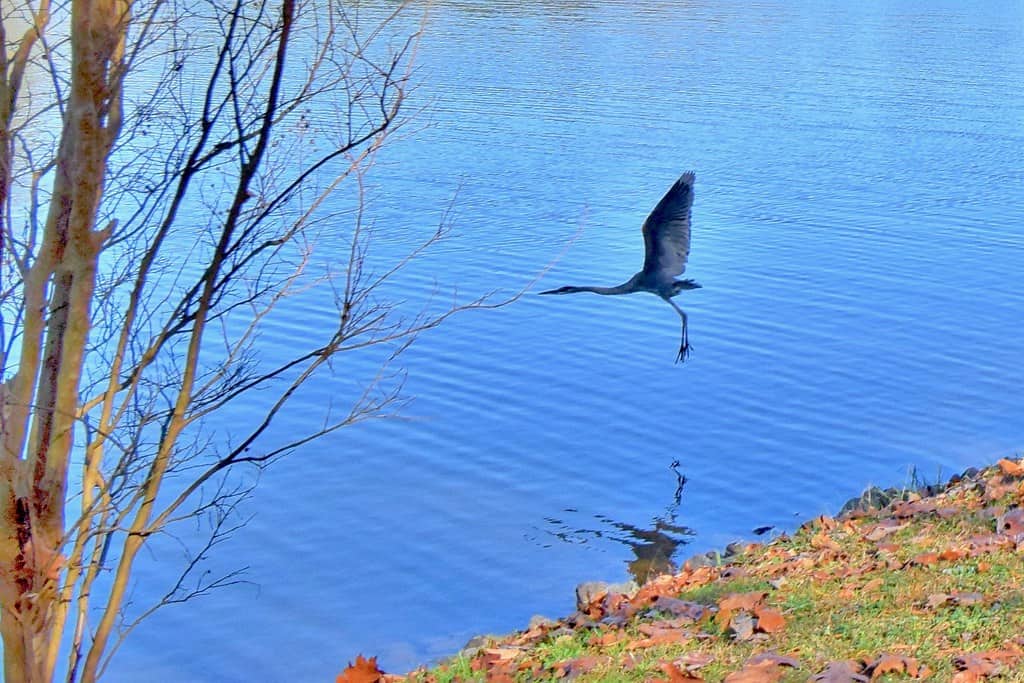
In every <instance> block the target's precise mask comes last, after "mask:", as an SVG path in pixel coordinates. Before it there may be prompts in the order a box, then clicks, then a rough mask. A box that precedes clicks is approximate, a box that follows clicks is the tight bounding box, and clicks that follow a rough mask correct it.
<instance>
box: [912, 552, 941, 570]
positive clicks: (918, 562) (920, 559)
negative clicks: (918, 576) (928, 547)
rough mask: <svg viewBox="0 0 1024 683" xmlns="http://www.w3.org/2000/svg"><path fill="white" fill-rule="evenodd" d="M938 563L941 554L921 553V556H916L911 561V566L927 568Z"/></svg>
mask: <svg viewBox="0 0 1024 683" xmlns="http://www.w3.org/2000/svg"><path fill="white" fill-rule="evenodd" d="M938 561H939V554H938V553H921V554H920V555H915V556H914V557H913V558H912V559H911V560H910V564H911V565H912V566H919V567H927V566H929V565H933V564H935V563H936V562H938Z"/></svg>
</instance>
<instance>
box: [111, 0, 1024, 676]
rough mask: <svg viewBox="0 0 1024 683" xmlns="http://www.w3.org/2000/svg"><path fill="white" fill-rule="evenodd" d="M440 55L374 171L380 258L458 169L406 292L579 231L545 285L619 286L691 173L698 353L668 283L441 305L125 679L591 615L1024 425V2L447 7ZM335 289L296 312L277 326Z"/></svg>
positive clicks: (276, 488)
mask: <svg viewBox="0 0 1024 683" xmlns="http://www.w3.org/2000/svg"><path fill="white" fill-rule="evenodd" d="M418 63H419V65H420V69H419V72H418V76H417V77H418V79H419V82H420V87H419V89H418V90H417V91H416V92H415V94H414V97H413V101H412V102H411V104H412V105H413V106H416V107H421V106H422V107H425V108H426V110H425V112H424V113H423V114H421V115H420V117H419V118H418V121H419V122H420V123H421V124H423V126H422V129H421V130H419V131H418V132H416V133H415V135H412V136H409V137H406V138H404V139H402V140H400V141H397V142H395V143H394V144H393V145H392V146H391V147H390V148H389V149H387V150H386V151H385V152H384V153H383V154H382V156H381V158H380V163H379V165H378V166H377V168H376V169H375V171H374V172H373V175H372V177H371V183H372V188H371V199H372V204H371V207H370V210H371V215H372V218H373V220H374V221H375V222H376V224H377V225H378V226H379V228H380V232H379V235H378V239H377V240H376V241H375V242H374V245H373V248H374V249H375V250H376V251H375V252H374V253H375V254H376V255H379V256H380V257H383V258H385V259H386V258H387V257H388V256H389V255H391V254H392V253H399V250H400V249H401V248H402V247H403V244H402V238H404V237H405V236H407V235H417V234H421V233H424V232H425V231H426V232H429V231H430V230H431V229H432V228H433V227H434V226H435V225H436V224H437V222H438V221H439V220H440V218H441V216H442V214H443V212H444V210H445V208H446V207H447V206H448V205H449V204H450V203H451V201H452V197H453V196H455V195H456V193H457V197H456V199H455V202H454V210H453V215H452V218H453V221H454V225H455V230H456V233H457V234H456V235H455V236H454V237H452V238H451V239H449V240H448V241H446V242H444V243H442V244H440V245H438V246H437V248H435V249H434V250H433V251H432V252H431V253H430V254H429V255H428V256H427V257H426V258H424V259H423V260H422V261H420V262H418V263H417V264H416V265H415V266H414V267H413V268H412V269H411V270H410V271H409V272H408V274H407V275H406V276H405V277H404V279H403V280H401V281H400V282H398V283H396V290H395V293H396V294H400V295H402V296H404V297H407V298H409V299H410V300H411V301H412V302H414V303H415V302H417V301H423V300H426V299H427V298H428V297H429V295H430V293H431V292H433V291H434V290H435V289H436V290H437V291H438V292H440V295H439V296H441V297H442V298H444V297H447V296H448V295H449V294H450V292H451V291H452V289H453V288H455V287H457V288H458V292H459V293H460V295H461V296H463V297H471V296H474V295H477V294H480V293H484V292H487V291H490V290H493V289H497V290H499V291H500V292H502V293H504V294H506V295H507V294H510V293H512V292H514V291H516V290H517V289H519V288H520V287H522V286H524V285H525V284H527V283H528V282H529V281H530V280H531V279H532V278H534V277H535V276H536V275H537V274H538V273H540V272H541V271H542V269H543V268H544V267H545V266H546V264H548V263H550V262H551V261H552V260H553V259H554V258H556V257H557V256H558V255H559V254H562V253H563V251H564V250H565V247H566V245H567V244H569V242H570V241H571V240H572V238H573V236H574V235H575V234H576V233H577V231H578V230H579V229H581V228H582V233H580V235H579V237H578V238H577V239H576V240H575V241H574V242H572V244H571V246H570V247H569V248H568V250H567V251H564V255H563V256H562V258H561V259H560V260H559V261H558V262H557V264H556V265H555V266H554V267H553V268H552V269H551V271H550V272H549V273H547V274H546V275H545V276H544V278H543V280H542V282H541V283H540V287H537V288H535V290H536V289H541V288H544V289H546V288H552V287H556V286H559V285H562V284H602V285H613V284H618V283H620V282H623V281H624V280H626V279H627V278H628V277H629V276H630V275H632V274H633V273H634V272H635V271H636V270H637V269H638V268H639V266H640V263H641V261H642V255H643V247H642V242H641V237H640V225H641V223H642V221H643V219H644V218H645V217H646V215H647V213H648V212H649V211H650V209H651V208H652V207H653V205H654V204H655V202H656V201H657V200H658V199H659V198H660V197H661V195H662V194H663V193H664V192H665V190H666V189H667V188H668V187H669V186H670V185H671V183H672V182H673V181H674V180H675V179H676V178H677V177H678V176H679V175H680V174H681V173H682V172H683V171H685V170H688V169H691V168H692V169H694V170H696V171H697V187H696V201H695V206H694V229H693V247H692V252H691V257H690V263H689V267H688V269H687V277H693V278H695V279H696V280H698V281H699V282H701V283H702V284H703V286H704V288H703V289H700V290H696V291H692V292H684V293H683V294H682V295H681V296H680V297H679V299H677V301H679V303H680V304H681V305H682V306H683V307H684V308H685V309H686V310H687V311H688V313H689V316H690V340H691V342H692V344H693V346H694V351H693V356H692V358H691V359H690V360H689V361H688V362H687V363H685V364H683V365H674V364H673V359H674V358H675V354H676V351H677V348H678V341H679V338H678V335H679V324H678V318H677V316H676V314H675V313H674V312H673V311H672V310H671V309H670V308H669V307H668V306H666V305H665V304H664V303H662V302H660V301H658V300H657V299H656V298H654V297H651V296H649V295H644V294H638V295H635V296H630V297H614V298H606V297H597V296H591V295H582V294H581V295H578V296H571V297H557V298H556V297H538V296H536V295H534V294H527V295H526V296H524V297H522V298H521V299H520V300H519V301H517V302H515V303H514V304H512V305H510V306H508V307H506V308H503V309H500V310H497V311H485V312H470V313H468V314H466V315H462V316H459V317H457V318H454V319H452V320H451V321H450V324H446V325H445V326H444V327H442V328H440V329H438V330H435V331H433V332H430V333H427V334H424V335H423V336H422V337H421V339H420V340H419V341H418V342H417V343H416V344H415V345H414V346H413V347H412V348H411V349H410V350H409V351H408V352H407V353H406V354H405V355H404V357H403V358H404V363H405V366H406V368H407V369H408V373H409V375H408V381H407V383H406V392H407V394H408V395H410V396H413V397H415V402H414V403H413V404H412V405H411V406H409V407H408V408H407V409H406V411H405V415H406V416H407V417H408V418H411V419H408V420H402V421H378V422H372V423H365V424H362V425H358V426H356V427H353V428H350V429H346V430H342V431H341V432H339V433H337V434H334V435H332V436H330V437H327V438H325V439H323V440H321V441H319V442H317V443H315V444H314V445H312V446H309V447H308V448H306V449H305V450H304V451H302V452H300V453H298V454H296V455H295V456H293V457H291V459H289V460H286V461H284V462H282V463H280V464H279V465H278V466H277V467H276V469H272V470H270V471H269V472H267V473H266V474H265V475H263V478H262V481H261V485H260V488H259V490H258V492H257V493H256V495H255V497H254V498H253V499H252V500H251V501H250V502H249V503H248V504H247V506H246V509H245V511H244V512H246V513H247V514H252V515H253V519H252V521H251V522H250V523H249V525H248V526H247V527H246V528H245V529H243V530H242V531H240V532H238V533H237V534H236V535H235V537H234V538H233V539H232V540H231V541H230V542H228V543H226V544H225V545H223V546H221V547H220V548H219V549H218V551H217V553H216V554H215V555H214V557H213V567H212V568H213V569H214V570H217V569H221V570H229V569H232V568H237V567H239V566H248V567H249V571H248V574H247V577H248V579H249V580H250V581H251V582H252V584H251V585H242V586H235V587H232V588H228V589H224V590H221V591H219V592H217V593H215V594H214V595H212V596H209V597H206V598H202V599H199V600H196V601H195V602H191V603H188V604H186V605H184V606H181V607H172V608H169V609H166V610H164V611H163V612H161V613H158V614H157V615H156V616H155V617H153V618H152V619H151V620H149V621H148V622H146V623H145V624H144V625H143V626H141V627H140V628H139V629H138V630H137V631H136V632H135V633H134V634H133V635H132V637H131V638H129V639H128V641H127V642H126V644H125V645H124V647H123V648H122V650H121V651H120V652H119V653H118V656H117V657H116V658H115V660H114V664H113V666H112V669H111V673H110V676H109V679H110V680H114V681H134V680H160V681H253V680H256V681H329V680H333V676H334V675H335V674H336V673H337V672H338V671H340V669H341V668H343V667H344V665H345V663H346V661H348V660H349V659H352V658H354V656H355V655H356V654H357V653H363V654H366V655H379V657H380V660H381V662H382V664H383V665H384V667H385V668H386V669H388V670H392V671H403V670H406V669H409V668H412V667H414V666H415V665H417V664H419V663H423V662H429V661H432V660H436V659H437V658H440V657H444V656H446V655H449V654H452V653H453V652H455V651H456V650H457V649H458V648H459V647H461V646H462V645H463V644H464V643H465V641H466V640H467V639H469V638H470V637H471V636H473V635H474V634H478V633H484V632H504V631H510V630H513V629H516V628H521V627H524V626H525V624H526V622H527V620H528V619H529V618H530V616H531V615H533V614H536V613H543V614H547V615H550V616H558V615H562V614H566V613H568V612H570V611H571V610H572V608H573V604H574V599H573V588H574V586H575V585H576V584H577V583H579V582H580V581H584V580H589V579H611V580H622V579H625V578H628V576H629V571H630V569H633V570H634V571H642V570H643V567H644V566H646V564H645V563H648V562H649V561H651V560H650V558H651V557H652V556H653V557H654V558H655V559H654V560H653V562H654V563H655V564H656V563H657V562H658V560H657V558H658V557H661V558H662V559H664V556H665V555H666V554H669V553H673V552H674V554H675V555H674V559H675V560H677V561H679V560H683V559H685V558H686V557H688V556H690V555H692V554H694V553H696V552H701V551H706V550H709V549H712V548H719V547H721V546H723V545H724V544H726V543H728V542H730V541H733V540H737V539H741V538H752V535H751V532H752V530H753V529H754V528H755V527H759V526H762V525H772V526H774V527H775V529H776V530H778V531H786V530H791V529H793V528H795V527H796V526H797V525H799V524H800V523H801V522H803V521H804V520H806V519H809V518H811V517H814V516H816V515H818V514H821V513H832V512H835V511H836V510H837V509H838V508H839V507H840V506H841V505H842V503H843V502H844V501H845V500H846V499H847V498H849V497H851V496H852V495H856V494H857V493H859V492H860V491H861V490H862V489H863V488H864V487H866V486H868V485H872V484H878V485H882V486H890V485H895V486H901V485H905V484H910V483H911V481H912V479H913V475H912V474H911V470H912V468H916V476H917V477H918V478H922V479H924V480H927V481H936V480H938V479H940V478H944V477H946V476H948V475H950V474H952V473H953V472H956V471H960V470H963V469H964V468H966V467H969V466H977V465H981V464H983V463H987V462H990V461H991V460H993V459H994V458H996V457H998V456H1002V455H1007V454H1011V453H1014V452H1019V451H1018V449H1020V448H1021V447H1024V418H1022V408H1024V394H1022V392H1021V387H1022V386H1024V334H1021V330H1020V324H1021V320H1022V313H1024V310H1022V309H1024V298H1022V296H1021V285H1020V279H1021V273H1022V272H1024V90H1022V89H1021V87H1020V84H1021V83H1022V82H1024V5H1022V4H1021V3H1020V2H1017V1H1016V0H1006V1H998V0H994V1H992V2H985V3H978V4H976V5H967V4H964V3H962V2H951V1H943V0H938V1H935V0H928V1H927V2H916V1H913V0H905V1H902V2H885V3H882V2H862V3H851V2H819V1H815V2H811V1H809V0H807V1H796V2H794V1H792V0H778V1H777V2H749V1H748V0H743V1H731V0H716V1H714V2H699V1H692V2H652V1H645V2H638V3H637V2H628V3H627V2H574V3H553V2H551V3H549V2H537V3H518V2H516V3H512V2H495V1H493V0H492V1H490V2H487V3H471V2H445V1H443V0H442V1H440V2H437V3H434V5H433V7H432V9H431V10H430V20H429V22H428V25H427V28H426V33H425V36H424V38H423V42H422V45H421V48H420V51H419V55H418ZM321 256H323V257H328V256H330V255H329V254H326V255H325V254H321ZM328 296H329V294H328ZM321 316H325V317H321ZM328 318H329V316H328V314H327V313H324V312H322V311H321V310H320V307H319V306H317V305H316V303H315V302H311V303H310V304H309V305H308V307H306V308H303V309H301V310H296V311H295V313H294V319H293V320H292V321H291V322H292V324H291V325H283V326H282V327H281V329H280V335H279V337H276V338H270V337H268V338H266V339H265V340H264V341H265V344H266V346H265V349H266V352H267V353H270V354H272V353H273V352H274V348H285V347H286V346H287V345H288V344H289V341H290V340H291V339H293V338H294V336H295V335H296V334H301V331H302V329H304V328H305V327H307V326H309V325H316V324H317V321H318V320H321V319H322V320H324V321H327V320H328ZM347 377H348V376H347V375H346V374H344V373H339V375H338V376H337V377H336V378H334V379H333V380H326V379H325V381H323V382H322V383H320V384H318V385H317V386H316V387H314V388H312V390H311V391H310V392H309V395H308V396H307V397H306V399H305V401H306V407H308V408H310V410H309V411H305V410H302V408H301V406H300V410H299V411H297V412H296V413H295V414H294V416H293V417H292V418H291V419H292V420H293V422H291V423H282V425H281V429H284V430H288V429H292V428H294V429H301V428H302V427H304V426H308V424H309V420H310V419H313V418H312V417H311V415H313V414H314V412H315V411H314V410H312V409H314V408H316V407H317V406H322V405H323V402H324V401H325V400H329V399H330V398H331V397H332V396H334V395H335V394H343V393H345V392H347V391H350V390H351V386H350V384H351V381H350V380H349V379H347ZM675 462H678V466H677V468H676V469H675V470H673V469H672V465H673V463H675ZM677 472H678V473H680V474H682V475H685V477H686V484H685V486H684V487H683V488H682V491H681V493H679V492H678V491H677V488H678V484H679V479H678V478H677ZM677 493H679V495H677ZM186 531H187V530H186ZM166 560H167V558H165V557H158V556H154V557H153V558H152V560H151V561H150V562H149V563H148V564H145V565H143V566H142V567H141V568H140V575H139V577H140V584H139V588H138V589H137V591H139V593H138V598H139V600H140V601H141V600H142V599H143V598H145V597H146V595H144V591H146V590H147V586H152V587H153V588H161V587H163V583H162V582H166V581H167V580H169V579H170V578H171V574H170V572H171V571H173V570H174V569H176V568H177V566H178V565H177V564H168V563H167V562H166ZM147 582H148V583H147Z"/></svg>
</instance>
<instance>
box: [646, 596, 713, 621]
mask: <svg viewBox="0 0 1024 683" xmlns="http://www.w3.org/2000/svg"><path fill="white" fill-rule="evenodd" d="M651 606H652V607H654V609H656V610H658V611H659V612H668V613H669V614H672V615H674V616H677V617H685V618H686V619H689V620H690V621H697V620H698V619H700V618H701V617H702V616H704V613H705V612H706V611H707V610H708V608H707V606H706V605H702V604H700V603H699V602H691V601H689V600H680V599H679V598H673V597H670V596H667V595H656V596H654V597H653V598H651Z"/></svg>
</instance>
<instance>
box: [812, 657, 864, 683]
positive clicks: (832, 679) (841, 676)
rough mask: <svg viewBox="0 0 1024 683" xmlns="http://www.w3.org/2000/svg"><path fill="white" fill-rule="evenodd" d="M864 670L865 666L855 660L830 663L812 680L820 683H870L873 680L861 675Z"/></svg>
mask: <svg viewBox="0 0 1024 683" xmlns="http://www.w3.org/2000/svg"><path fill="white" fill-rule="evenodd" d="M863 670H864V666H863V665H862V664H861V663H860V662H855V661H853V660H846V661H842V662H829V664H828V666H826V667H825V668H824V669H822V670H821V671H820V672H819V673H817V674H815V675H814V676H812V677H811V680H812V681H817V682H819V683H868V681H870V680H871V679H870V678H868V677H867V676H865V675H864V674H862V673H861V671H863Z"/></svg>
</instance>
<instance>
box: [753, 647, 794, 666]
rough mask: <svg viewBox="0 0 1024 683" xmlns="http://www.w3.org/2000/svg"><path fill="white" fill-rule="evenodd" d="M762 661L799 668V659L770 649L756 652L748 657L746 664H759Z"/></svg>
mask: <svg viewBox="0 0 1024 683" xmlns="http://www.w3.org/2000/svg"><path fill="white" fill-rule="evenodd" d="M763 662H771V663H772V664H775V665H776V666H788V667H792V668H794V669H799V668H800V661H799V660H797V659H796V658H794V657H786V656H785V655H780V654H779V653H777V652H773V651H771V650H768V651H767V652H759V653H758V654H756V655H754V656H753V657H751V658H750V659H748V660H747V662H746V665H747V666H749V665H750V664H761V663H763Z"/></svg>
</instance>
